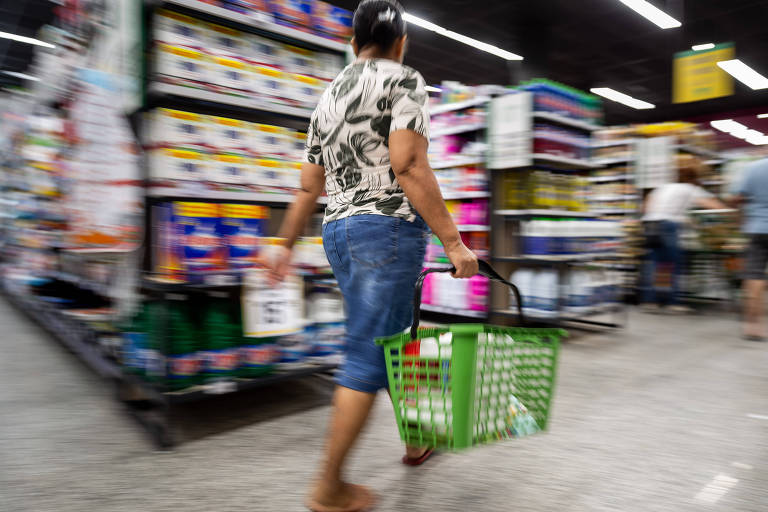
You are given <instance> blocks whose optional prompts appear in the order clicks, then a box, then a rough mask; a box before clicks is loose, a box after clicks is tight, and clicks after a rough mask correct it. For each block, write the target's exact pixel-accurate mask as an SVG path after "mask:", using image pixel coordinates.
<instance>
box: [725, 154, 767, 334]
mask: <svg viewBox="0 0 768 512" xmlns="http://www.w3.org/2000/svg"><path fill="white" fill-rule="evenodd" d="M733 192H734V203H735V204H737V205H738V206H740V207H741V210H742V213H743V217H744V226H743V231H744V233H745V234H746V235H748V236H749V246H748V247H747V252H746V255H745V257H746V262H745V275H744V316H743V323H744V325H743V335H744V338H745V339H748V340H752V341H765V340H766V335H768V332H767V331H766V326H765V321H764V318H763V317H764V298H765V281H766V265H768V158H764V159H762V160H759V161H757V162H755V163H753V164H752V165H750V166H749V167H747V168H746V169H745V170H744V174H743V175H742V177H741V180H740V181H739V182H738V183H737V185H736V187H735V189H734V190H733Z"/></svg>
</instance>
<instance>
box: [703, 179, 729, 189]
mask: <svg viewBox="0 0 768 512" xmlns="http://www.w3.org/2000/svg"><path fill="white" fill-rule="evenodd" d="M701 184H702V185H704V186H705V187H712V186H718V185H725V180H702V182H701Z"/></svg>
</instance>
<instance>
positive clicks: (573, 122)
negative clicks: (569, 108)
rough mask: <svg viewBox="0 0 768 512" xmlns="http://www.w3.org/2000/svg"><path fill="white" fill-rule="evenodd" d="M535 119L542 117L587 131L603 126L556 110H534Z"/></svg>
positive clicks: (541, 118)
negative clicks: (555, 111)
mask: <svg viewBox="0 0 768 512" xmlns="http://www.w3.org/2000/svg"><path fill="white" fill-rule="evenodd" d="M533 117H534V119H540V120H544V121H551V122H553V123H557V124H561V125H563V126H569V127H571V128H578V129H580V130H585V131H590V132H591V131H594V130H599V129H600V128H602V127H601V126H598V125H594V124H591V123H588V122H586V121H581V120H579V119H573V118H571V117H567V116H563V115H560V114H556V113H554V112H541V111H534V112H533Z"/></svg>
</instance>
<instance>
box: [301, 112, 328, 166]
mask: <svg viewBox="0 0 768 512" xmlns="http://www.w3.org/2000/svg"><path fill="white" fill-rule="evenodd" d="M304 161H305V162H308V163H310V164H316V165H323V166H324V165H325V164H324V163H323V147H322V144H321V143H320V132H319V130H318V123H317V110H315V111H314V112H313V113H312V119H311V120H310V121H309V128H307V142H306V143H305V145H304Z"/></svg>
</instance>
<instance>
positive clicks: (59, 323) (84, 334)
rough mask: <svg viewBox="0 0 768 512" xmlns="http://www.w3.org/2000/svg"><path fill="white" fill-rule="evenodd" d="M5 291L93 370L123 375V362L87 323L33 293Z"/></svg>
mask: <svg viewBox="0 0 768 512" xmlns="http://www.w3.org/2000/svg"><path fill="white" fill-rule="evenodd" d="M0 289H1V288H0ZM4 294H5V296H6V298H7V299H8V300H9V302H11V304H13V305H14V306H16V307H17V308H18V309H19V311H21V312H22V313H24V314H25V315H27V316H28V317H29V318H30V319H32V320H33V321H34V322H35V323H36V324H37V325H39V326H40V327H42V328H43V329H45V330H46V331H47V332H48V334H50V335H51V336H52V337H54V338H55V339H57V340H58V341H59V342H60V343H61V344H62V345H64V346H65V347H67V348H68V349H69V350H71V351H72V352H73V353H74V354H75V356H77V357H78V358H79V359H80V360H81V361H82V362H83V363H85V364H86V365H87V366H88V367H89V368H91V370H93V371H95V372H96V373H97V374H99V375H100V376H102V377H105V378H108V379H118V378H120V377H121V376H122V369H121V368H120V366H119V365H118V364H117V363H116V362H114V361H113V360H111V359H109V358H108V357H107V356H106V355H105V354H104V353H103V352H102V350H101V349H100V347H99V345H98V340H97V337H96V333H95V332H94V331H93V330H92V329H90V328H89V327H88V326H87V325H86V324H84V323H82V322H80V321H77V320H74V319H72V318H69V317H66V316H65V315H63V314H62V312H61V311H60V310H58V309H57V308H55V307H54V306H51V305H50V304H46V303H45V302H43V301H41V300H39V299H37V298H35V297H34V296H21V295H18V294H16V293H15V292H13V291H11V290H9V289H5V290H4Z"/></svg>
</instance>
